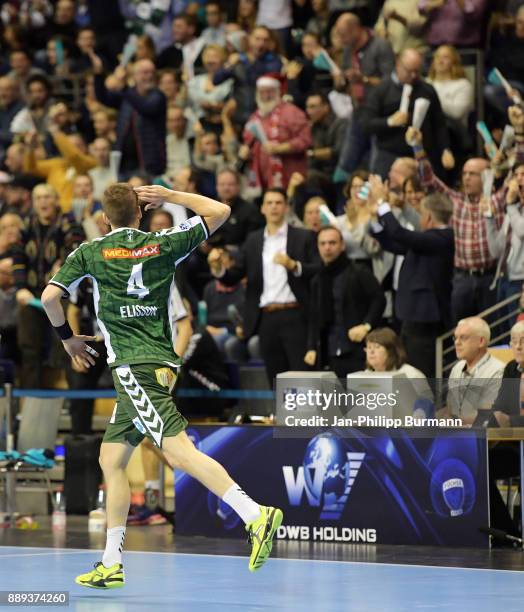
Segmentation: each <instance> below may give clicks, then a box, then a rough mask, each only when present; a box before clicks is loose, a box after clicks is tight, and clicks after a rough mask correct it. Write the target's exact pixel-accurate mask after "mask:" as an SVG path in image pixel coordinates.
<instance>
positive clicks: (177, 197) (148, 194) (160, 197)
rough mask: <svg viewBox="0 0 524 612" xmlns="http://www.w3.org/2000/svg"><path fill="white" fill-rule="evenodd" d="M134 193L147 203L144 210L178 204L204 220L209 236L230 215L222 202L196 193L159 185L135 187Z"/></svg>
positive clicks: (226, 206) (229, 210) (227, 207)
mask: <svg viewBox="0 0 524 612" xmlns="http://www.w3.org/2000/svg"><path fill="white" fill-rule="evenodd" d="M135 191H136V193H137V195H138V197H139V198H140V199H141V200H143V201H144V202H149V204H148V205H147V206H146V210H148V209H149V208H156V207H157V206H159V205H160V204H162V202H170V203H171V204H180V205H181V206H185V207H186V208H190V209H191V210H192V211H193V212H195V213H196V214H197V215H199V216H200V217H202V218H203V219H204V222H205V224H206V225H207V228H208V229H209V233H210V234H212V233H213V232H214V231H215V230H217V229H218V228H219V227H220V226H221V225H222V224H223V223H224V222H225V221H226V220H227V219H228V217H229V215H230V213H231V208H230V207H229V206H228V205H227V204H222V202H217V201H216V200H212V199H211V198H207V197H206V196H203V195H200V194H198V193H185V192H183V191H173V190H172V189H167V188H166V187H162V186H161V185H145V186H144V187H135Z"/></svg>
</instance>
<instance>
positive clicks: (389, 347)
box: [365, 327, 433, 399]
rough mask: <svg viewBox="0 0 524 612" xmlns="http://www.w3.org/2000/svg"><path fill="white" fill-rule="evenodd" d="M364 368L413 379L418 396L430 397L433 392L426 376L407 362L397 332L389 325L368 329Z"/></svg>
mask: <svg viewBox="0 0 524 612" xmlns="http://www.w3.org/2000/svg"><path fill="white" fill-rule="evenodd" d="M365 351H366V370H371V371H373V372H395V373H399V374H405V376H406V378H409V379H414V380H416V382H415V383H414V387H415V389H416V391H417V393H418V395H419V396H425V397H430V398H431V399H433V393H432V392H431V389H430V387H429V384H428V380H427V378H426V376H425V375H424V374H423V373H422V372H421V371H420V370H417V368H415V367H413V366H412V365H409V363H407V355H406V350H405V348H404V346H403V344H402V341H401V340H400V338H399V337H398V336H397V334H396V333H395V332H394V331H393V330H392V329H389V327H381V328H379V329H374V330H373V331H370V332H369V334H368V335H367V336H366V348H365Z"/></svg>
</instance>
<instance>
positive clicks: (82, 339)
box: [62, 336, 99, 368]
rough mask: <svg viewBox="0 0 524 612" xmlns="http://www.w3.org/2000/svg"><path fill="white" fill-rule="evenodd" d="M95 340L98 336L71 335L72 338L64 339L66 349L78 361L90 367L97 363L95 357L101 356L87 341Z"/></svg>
mask: <svg viewBox="0 0 524 612" xmlns="http://www.w3.org/2000/svg"><path fill="white" fill-rule="evenodd" d="M94 340H96V336H71V338H68V339H67V340H62V342H63V345H64V348H65V350H66V351H67V353H68V354H69V356H70V357H72V358H73V360H74V361H75V362H76V363H80V364H82V365H83V366H84V367H86V368H90V367H91V366H92V365H95V357H99V355H98V352H97V351H95V349H94V348H92V347H90V346H89V345H88V344H86V342H93V341H94Z"/></svg>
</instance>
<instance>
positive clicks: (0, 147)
mask: <svg viewBox="0 0 524 612" xmlns="http://www.w3.org/2000/svg"><path fill="white" fill-rule="evenodd" d="M24 106H25V105H24V103H23V101H22V100H15V101H14V102H12V103H11V104H10V105H9V106H8V107H7V108H3V109H2V110H0V153H2V154H3V153H4V152H5V150H6V149H7V147H8V146H9V145H10V144H11V142H12V141H13V133H12V132H11V129H10V128H11V122H12V121H13V119H14V117H15V115H16V114H17V113H18V112H19V111H21V110H22V109H23V108H24Z"/></svg>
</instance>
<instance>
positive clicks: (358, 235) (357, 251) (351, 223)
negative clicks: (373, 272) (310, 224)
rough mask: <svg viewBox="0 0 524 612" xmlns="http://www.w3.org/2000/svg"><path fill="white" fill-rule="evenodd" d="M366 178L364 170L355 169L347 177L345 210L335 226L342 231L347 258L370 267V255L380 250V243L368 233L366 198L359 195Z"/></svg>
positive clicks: (368, 218) (368, 219)
mask: <svg viewBox="0 0 524 612" xmlns="http://www.w3.org/2000/svg"><path fill="white" fill-rule="evenodd" d="M368 178H369V173H368V172H366V171H365V170H357V171H356V172H354V173H353V174H352V175H351V176H350V177H349V179H348V182H347V184H346V187H345V189H344V195H345V196H346V198H347V200H346V204H345V206H344V211H345V212H344V214H343V215H340V216H339V217H337V227H338V229H339V230H340V231H341V232H342V236H343V238H344V244H345V246H346V255H347V256H348V257H349V259H351V260H353V261H354V262H355V263H363V264H366V265H367V266H369V267H371V260H372V257H373V256H374V255H377V254H378V253H379V252H380V245H379V244H378V242H377V241H376V240H375V239H374V238H372V237H371V236H370V235H369V233H368V225H369V221H370V219H371V217H370V214H369V210H368V207H367V199H362V198H361V197H360V196H359V194H360V192H361V190H362V189H363V187H364V184H365V183H366V181H367V179H368Z"/></svg>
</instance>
